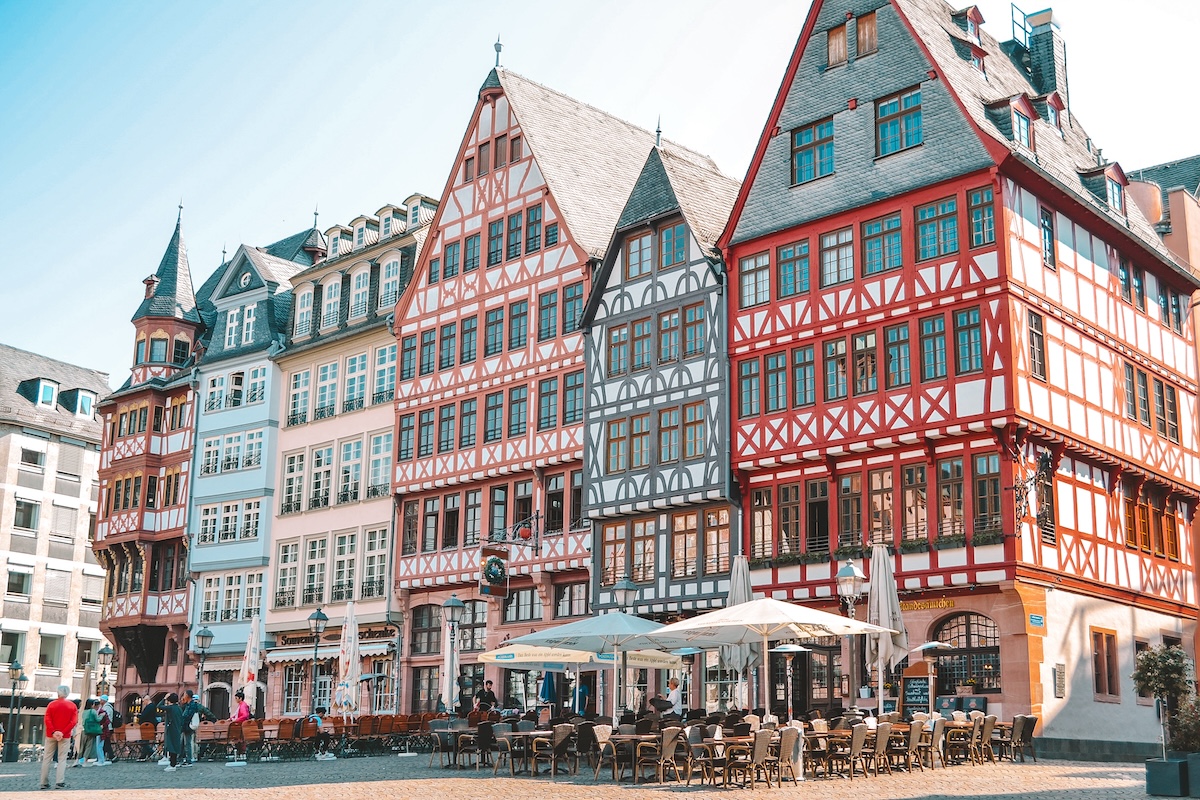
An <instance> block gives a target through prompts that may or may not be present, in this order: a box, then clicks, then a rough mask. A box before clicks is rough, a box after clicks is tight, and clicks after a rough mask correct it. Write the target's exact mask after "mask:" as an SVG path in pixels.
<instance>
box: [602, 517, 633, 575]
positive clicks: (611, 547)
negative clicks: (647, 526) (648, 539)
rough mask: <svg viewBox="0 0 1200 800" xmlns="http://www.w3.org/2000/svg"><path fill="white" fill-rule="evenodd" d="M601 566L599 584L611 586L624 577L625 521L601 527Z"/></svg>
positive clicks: (625, 554)
mask: <svg viewBox="0 0 1200 800" xmlns="http://www.w3.org/2000/svg"><path fill="white" fill-rule="evenodd" d="M601 537H602V545H601V546H602V548H603V550H602V552H603V554H604V557H603V559H601V563H602V565H603V566H602V567H601V569H600V585H601V586H612V585H613V584H614V583H616V582H617V581H618V580H619V579H620V578H624V577H625V559H626V556H627V552H626V539H625V523H624V522H618V523H611V524H608V525H605V526H604V527H603V528H601Z"/></svg>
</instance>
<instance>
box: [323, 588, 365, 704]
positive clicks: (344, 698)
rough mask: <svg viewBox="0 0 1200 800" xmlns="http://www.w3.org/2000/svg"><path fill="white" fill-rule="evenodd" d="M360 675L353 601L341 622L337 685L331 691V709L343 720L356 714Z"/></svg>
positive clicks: (360, 663)
mask: <svg viewBox="0 0 1200 800" xmlns="http://www.w3.org/2000/svg"><path fill="white" fill-rule="evenodd" d="M361 675H362V655H361V654H360V653H359V650H358V619H357V618H356V617H355V615H354V601H353V600H351V601H350V602H349V603H346V618H345V620H344V621H343V622H342V643H341V646H340V647H339V648H338V683H337V687H336V688H335V689H334V691H333V709H330V712H331V713H332V712H333V710H334V709H336V710H337V711H340V712H341V714H342V718H343V719H348V718H350V717H352V716H354V715H355V714H357V713H358V697H359V692H360V689H359V685H358V679H359V677H360V676H361Z"/></svg>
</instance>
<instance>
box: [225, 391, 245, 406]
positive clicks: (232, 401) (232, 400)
mask: <svg viewBox="0 0 1200 800" xmlns="http://www.w3.org/2000/svg"><path fill="white" fill-rule="evenodd" d="M241 404H242V393H241V392H230V393H229V396H228V397H226V398H225V407H226V408H236V407H238V406H240V405H241Z"/></svg>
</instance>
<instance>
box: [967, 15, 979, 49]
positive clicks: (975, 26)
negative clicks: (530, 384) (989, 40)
mask: <svg viewBox="0 0 1200 800" xmlns="http://www.w3.org/2000/svg"><path fill="white" fill-rule="evenodd" d="M967 36H969V37H970V38H971V41H972V42H975V44H979V23H978V22H976V21H975V20H973V19H971V17H970V16H968V17H967Z"/></svg>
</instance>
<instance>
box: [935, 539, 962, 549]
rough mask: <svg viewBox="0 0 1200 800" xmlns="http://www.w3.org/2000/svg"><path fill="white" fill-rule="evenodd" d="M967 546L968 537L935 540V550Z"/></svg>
mask: <svg viewBox="0 0 1200 800" xmlns="http://www.w3.org/2000/svg"><path fill="white" fill-rule="evenodd" d="M966 546H967V540H966V539H934V540H933V549H934V550H954V549H955V548H958V547H966Z"/></svg>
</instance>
